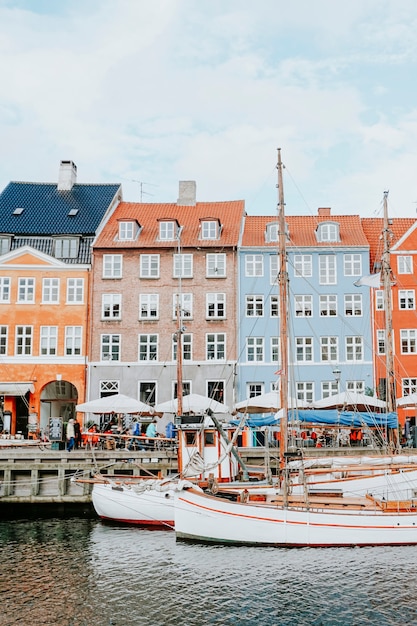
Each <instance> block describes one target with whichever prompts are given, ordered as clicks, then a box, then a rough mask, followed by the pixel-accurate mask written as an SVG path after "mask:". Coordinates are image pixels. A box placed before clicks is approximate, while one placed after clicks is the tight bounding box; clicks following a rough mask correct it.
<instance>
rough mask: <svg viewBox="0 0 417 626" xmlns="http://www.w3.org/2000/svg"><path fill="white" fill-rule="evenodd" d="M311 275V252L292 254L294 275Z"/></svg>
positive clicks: (307, 276) (305, 276)
mask: <svg viewBox="0 0 417 626" xmlns="http://www.w3.org/2000/svg"><path fill="white" fill-rule="evenodd" d="M312 275H313V263H312V256H311V254H294V276H295V277H296V278H297V277H300V276H303V277H304V278H309V277H311V276H312Z"/></svg>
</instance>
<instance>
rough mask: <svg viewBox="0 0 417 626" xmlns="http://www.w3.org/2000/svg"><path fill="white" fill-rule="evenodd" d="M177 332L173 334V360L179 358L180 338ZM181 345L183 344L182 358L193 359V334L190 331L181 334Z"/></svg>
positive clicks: (185, 359) (184, 359)
mask: <svg viewBox="0 0 417 626" xmlns="http://www.w3.org/2000/svg"><path fill="white" fill-rule="evenodd" d="M177 337H178V335H177V333H174V334H173V336H172V360H173V361H176V360H177V349H178V340H177ZM181 345H182V359H183V361H191V360H192V358H193V356H192V355H193V350H192V335H190V334H189V333H184V334H182V335H181Z"/></svg>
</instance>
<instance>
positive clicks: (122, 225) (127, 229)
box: [119, 222, 135, 241]
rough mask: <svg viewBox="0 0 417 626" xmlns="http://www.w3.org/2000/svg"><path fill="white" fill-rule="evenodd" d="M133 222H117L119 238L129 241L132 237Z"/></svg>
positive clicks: (133, 230)
mask: <svg viewBox="0 0 417 626" xmlns="http://www.w3.org/2000/svg"><path fill="white" fill-rule="evenodd" d="M134 232H135V223H134V222H119V240H120V241H131V240H132V239H133V237H134Z"/></svg>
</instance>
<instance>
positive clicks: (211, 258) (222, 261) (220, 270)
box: [206, 252, 226, 278]
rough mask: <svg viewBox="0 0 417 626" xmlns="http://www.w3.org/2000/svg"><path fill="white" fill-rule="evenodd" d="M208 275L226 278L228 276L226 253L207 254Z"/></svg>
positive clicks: (208, 276)
mask: <svg viewBox="0 0 417 626" xmlns="http://www.w3.org/2000/svg"><path fill="white" fill-rule="evenodd" d="M206 277H207V278H225V277H226V255H225V254H224V252H221V253H219V254H207V255H206Z"/></svg>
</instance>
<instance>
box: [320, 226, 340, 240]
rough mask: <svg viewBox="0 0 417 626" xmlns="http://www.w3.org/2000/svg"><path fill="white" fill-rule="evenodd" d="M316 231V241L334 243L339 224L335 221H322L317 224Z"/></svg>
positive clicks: (337, 234) (337, 238)
mask: <svg viewBox="0 0 417 626" xmlns="http://www.w3.org/2000/svg"><path fill="white" fill-rule="evenodd" d="M317 230H318V232H317V236H318V237H317V238H318V241H321V242H325V241H327V242H329V243H332V242H333V243H335V242H337V241H339V224H336V223H335V222H324V223H322V224H319V226H318V229H317Z"/></svg>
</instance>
